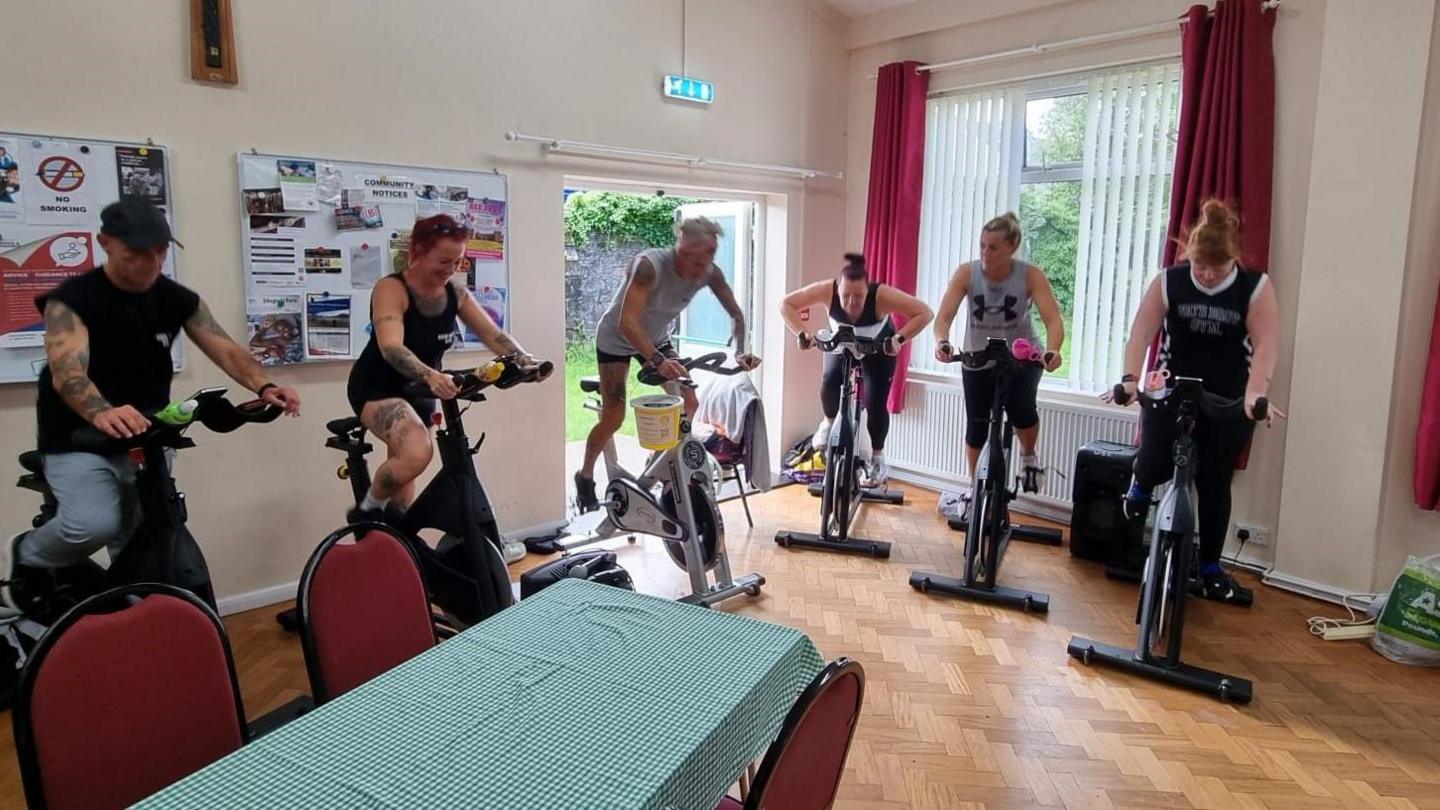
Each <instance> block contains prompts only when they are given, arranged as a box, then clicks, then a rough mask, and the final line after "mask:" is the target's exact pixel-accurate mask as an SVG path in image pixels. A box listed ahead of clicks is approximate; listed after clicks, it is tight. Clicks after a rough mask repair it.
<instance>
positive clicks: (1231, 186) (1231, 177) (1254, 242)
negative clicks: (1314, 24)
mask: <svg viewBox="0 0 1440 810" xmlns="http://www.w3.org/2000/svg"><path fill="white" fill-rule="evenodd" d="M1181 22H1182V28H1181V31H1182V42H1181V47H1180V53H1181V55H1180V83H1181V94H1180V123H1179V129H1178V132H1177V134H1176V147H1175V178H1174V186H1173V187H1172V188H1171V190H1170V225H1169V229H1168V230H1167V232H1166V235H1167V236H1168V237H1169V238H1168V239H1166V240H1165V249H1164V254H1163V265H1164V266H1166V267H1169V266H1170V265H1172V264H1174V263H1175V261H1176V258H1177V255H1178V254H1179V252H1180V246H1181V243H1182V242H1184V240H1185V234H1186V233H1187V232H1188V229H1189V227H1190V224H1191V223H1193V222H1194V221H1195V220H1196V218H1198V217H1199V215H1200V204H1201V203H1203V202H1204V201H1205V200H1207V199H1209V198H1211V197H1218V198H1220V199H1222V200H1225V201H1226V202H1228V203H1230V204H1231V205H1233V206H1234V207H1235V209H1236V211H1237V212H1238V213H1239V215H1240V243H1241V244H1240V248H1241V253H1242V256H1241V259H1240V262H1241V264H1243V265H1245V266H1246V267H1248V268H1250V269H1252V270H1259V271H1261V272H1265V271H1266V270H1267V269H1268V268H1269V266H1270V194H1271V188H1272V185H1273V179H1272V172H1273V168H1274V153H1275V50H1274V47H1273V37H1272V34H1273V32H1274V30H1275V13H1274V12H1273V11H1266V10H1265V8H1264V7H1263V4H1262V2H1261V0H1219V2H1217V3H1216V4H1215V11H1214V13H1213V14H1212V13H1211V12H1210V10H1209V9H1207V8H1206V7H1205V6H1191V7H1190V10H1189V11H1188V12H1186V14H1185V16H1184V17H1182V18H1181ZM1154 354H1155V352H1154V351H1153V350H1152V351H1151V356H1152V357H1153V356H1154ZM1249 456H1250V451H1249V448H1246V451H1245V453H1244V454H1243V455H1242V456H1241V458H1240V464H1239V467H1240V469H1242V470H1243V469H1245V467H1246V466H1247V465H1248V463H1249Z"/></svg>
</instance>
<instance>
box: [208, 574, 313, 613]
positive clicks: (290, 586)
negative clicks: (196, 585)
mask: <svg viewBox="0 0 1440 810" xmlns="http://www.w3.org/2000/svg"><path fill="white" fill-rule="evenodd" d="M299 589H300V582H299V580H296V581H295V582H286V583H283V584H281V585H271V586H270V587H268V588H261V589H260V590H258V591H249V592H247V593H237V594H233V595H231V596H224V597H221V598H220V599H218V600H216V601H217V603H218V605H219V607H220V615H221V616H230V615H232V614H235V613H244V612H245V611H247V610H255V609H256V608H263V607H267V606H269V605H278V604H280V603H281V602H289V601H290V600H291V599H294V598H295V594H296V592H298V591H299Z"/></svg>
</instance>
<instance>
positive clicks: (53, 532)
mask: <svg viewBox="0 0 1440 810" xmlns="http://www.w3.org/2000/svg"><path fill="white" fill-rule="evenodd" d="M100 223H101V224H100V247H102V248H103V249H104V250H105V254H106V256H107V257H108V259H107V261H106V263H105V265H104V266H102V267H97V268H95V269H94V270H91V271H90V272H88V273H85V274H84V275H81V276H77V277H76V278H72V279H70V280H69V281H66V282H65V283H63V284H61V285H60V286H58V287H56V288H55V289H53V290H51V291H50V292H48V293H46V294H44V295H42V296H40V297H38V298H36V299H35V305H36V306H37V307H39V308H40V310H41V312H43V313H44V315H45V357H46V360H47V364H46V367H45V369H44V371H42V372H41V373H40V385H39V397H38V400H37V402H36V407H35V411H36V418H37V421H38V423H39V430H38V433H39V441H38V449H39V450H40V452H41V453H42V454H43V456H44V463H45V478H46V480H47V481H48V482H49V484H50V487H51V489H52V490H54V492H55V497H56V500H57V501H58V502H59V511H58V513H57V514H56V516H55V517H54V518H53V519H51V520H50V521H49V522H48V523H46V524H45V525H43V526H41V527H40V528H38V529H35V530H34V531H32V532H28V533H23V534H20V535H16V536H15V537H13V538H11V541H10V544H9V545H10V548H9V551H10V564H9V567H10V570H9V571H8V572H6V571H4V570H0V575H5V574H7V573H8V576H4V580H3V582H0V602H3V603H5V604H4V605H0V614H3V613H4V607H5V606H8V607H10V608H16V604H15V602H16V599H15V597H14V594H12V593H11V588H10V582H11V581H13V580H14V578H15V577H16V575H17V574H19V575H23V574H24V573H25V571H24V569H25V568H27V567H28V568H42V569H58V568H65V567H68V566H71V565H75V564H77V563H79V562H80V561H82V560H84V559H85V558H87V557H89V556H90V555H91V554H93V553H94V552H95V551H97V550H98V549H99V548H100V547H101V546H107V547H108V550H109V553H110V558H111V559H112V560H113V559H114V558H115V555H116V554H118V553H119V551H120V549H121V548H122V547H123V546H124V543H125V540H126V539H127V538H128V537H129V535H130V533H131V532H133V531H134V529H135V527H136V526H137V525H138V524H139V515H138V514H137V512H138V510H137V509H136V508H135V506H136V500H135V492H134V489H135V465H134V463H133V462H132V461H131V460H130V457H129V456H128V455H123V454H122V455H115V456H102V455H97V454H95V453H87V452H82V451H78V450H76V449H75V448H74V447H72V446H71V442H70V436H71V434H72V433H73V432H74V431H75V430H76V429H77V428H81V427H84V426H85V425H93V426H94V427H95V428H96V429H98V430H100V431H101V432H103V433H105V434H107V435H109V436H113V437H115V438H124V437H129V436H134V435H137V434H139V433H141V432H143V431H144V430H145V429H146V427H147V426H148V425H149V420H148V419H147V418H146V417H145V414H146V413H149V412H153V411H155V410H158V409H159V408H162V407H164V406H165V404H166V403H167V402H169V400H170V380H171V377H172V376H173V374H174V372H173V366H172V364H171V355H170V345H171V343H172V342H174V340H175V338H176V336H177V334H178V333H179V332H180V330H181V329H184V330H185V334H186V335H188V336H189V337H190V339H191V340H193V341H195V345H196V346H198V347H199V348H200V350H201V351H202V352H204V353H205V356H207V357H209V358H210V359H211V360H213V361H214V362H215V364H216V365H218V366H219V367H220V368H221V370H223V371H224V372H225V373H226V374H227V375H229V376H230V378H231V379H233V380H235V382H237V383H239V384H240V385H243V386H245V387H246V388H248V389H250V390H251V391H254V392H255V393H256V394H258V395H259V396H260V398H261V399H264V400H265V401H266V402H269V403H271V404H272V405H277V406H280V407H283V408H284V409H285V411H286V413H289V414H291V415H298V414H299V411H300V396H299V394H297V393H296V392H295V390H294V389H293V388H289V387H286V386H279V385H276V384H275V383H272V382H270V381H269V380H268V379H267V377H266V374H265V371H264V369H262V368H261V366H260V364H259V363H257V362H256V361H255V359H254V358H253V357H251V356H250V352H249V351H247V350H246V349H244V348H242V347H241V346H239V345H237V344H236V343H235V342H234V341H232V340H231V339H230V337H229V335H227V334H226V333H225V330H224V329H223V328H221V326H220V324H218V323H216V321H215V317H214V316H213V315H211V313H210V308H209V307H208V306H206V305H205V302H204V301H202V300H200V296H198V295H196V294H195V293H194V292H193V291H191V290H189V289H187V288H186V287H183V286H181V285H180V284H178V283H177V282H175V281H172V280H171V279H169V278H166V277H165V276H164V275H162V274H161V268H162V267H164V265H165V256H166V254H167V253H168V251H169V249H170V243H171V242H175V244H177V245H178V244H180V243H179V242H176V241H175V239H174V237H172V236H171V234H170V225H169V223H167V222H166V221H165V215H164V213H163V212H161V211H160V209H158V208H156V207H155V206H154V205H152V204H151V203H150V202H148V201H147V200H144V199H142V198H137V197H126V198H123V199H122V200H121V201H120V202H117V203H112V204H110V205H108V206H106V207H105V210H104V211H102V212H101V213H100ZM181 247H184V246H183V245H181ZM17 569H18V570H17Z"/></svg>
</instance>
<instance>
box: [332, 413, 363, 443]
mask: <svg viewBox="0 0 1440 810" xmlns="http://www.w3.org/2000/svg"><path fill="white" fill-rule="evenodd" d="M360 427H361V425H360V417H358V416H347V417H345V418H344V419H331V420H330V421H329V422H326V423H325V429H326V430H328V431H330V432H331V433H334V434H335V435H336V436H339V437H340V438H342V439H348V438H350V434H351V433H354V432H355V431H356V430H357V429H359V428H360Z"/></svg>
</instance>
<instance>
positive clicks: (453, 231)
mask: <svg viewBox="0 0 1440 810" xmlns="http://www.w3.org/2000/svg"><path fill="white" fill-rule="evenodd" d="M435 233H436V235H437V236H455V235H457V234H458V235H460V236H469V235H470V229H469V228H467V227H466V226H464V225H461V224H459V223H453V222H442V223H440V224H439V225H436V226H435Z"/></svg>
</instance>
